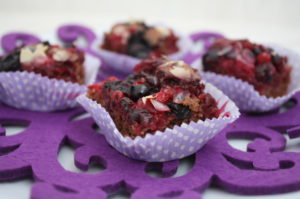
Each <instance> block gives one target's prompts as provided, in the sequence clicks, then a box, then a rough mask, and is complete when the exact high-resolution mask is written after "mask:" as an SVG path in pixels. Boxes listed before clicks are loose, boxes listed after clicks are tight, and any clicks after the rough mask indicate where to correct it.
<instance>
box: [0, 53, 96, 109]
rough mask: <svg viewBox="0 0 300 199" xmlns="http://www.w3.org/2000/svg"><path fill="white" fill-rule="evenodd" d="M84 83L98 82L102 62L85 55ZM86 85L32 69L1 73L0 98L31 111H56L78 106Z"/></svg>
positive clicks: (8, 103) (16, 106)
mask: <svg viewBox="0 0 300 199" xmlns="http://www.w3.org/2000/svg"><path fill="white" fill-rule="evenodd" d="M85 58H86V60H85V62H84V70H85V80H86V82H85V84H86V85H88V84H91V83H93V82H94V81H95V79H96V75H97V71H98V68H99V66H100V61H99V60H98V59H96V58H94V57H92V56H90V55H87V54H86V55H85ZM86 85H80V84H77V83H71V82H66V81H64V80H57V79H50V78H48V77H44V76H41V75H40V74H36V73H33V72H27V71H22V72H21V71H17V72H1V73H0V101H2V102H3V103H5V104H7V105H10V106H13V107H15V108H21V109H27V110H32V111H57V110H64V109H68V108H72V107H75V106H76V105H77V102H76V97H78V96H79V95H80V94H82V93H84V92H85V91H86Z"/></svg>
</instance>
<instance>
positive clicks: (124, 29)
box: [101, 21, 179, 59]
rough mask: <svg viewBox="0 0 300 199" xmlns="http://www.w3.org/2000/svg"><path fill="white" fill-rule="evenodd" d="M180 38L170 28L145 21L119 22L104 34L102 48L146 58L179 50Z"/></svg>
mask: <svg viewBox="0 0 300 199" xmlns="http://www.w3.org/2000/svg"><path fill="white" fill-rule="evenodd" d="M177 41H178V38H177V37H176V36H175V34H174V33H173V31H172V30H171V29H168V28H163V27H155V26H148V25H146V24H145V23H143V22H139V21H132V22H127V23H119V24H116V25H114V26H113V27H112V29H111V31H110V32H109V33H106V34H105V36H104V41H103V44H102V46H101V47H102V48H103V49H106V50H109V51H113V52H117V53H121V54H126V55H130V56H133V57H136V58H140V59H144V58H147V57H148V56H149V55H150V54H154V55H156V56H159V55H169V54H172V53H175V52H177V51H178V50H179V48H178V46H177Z"/></svg>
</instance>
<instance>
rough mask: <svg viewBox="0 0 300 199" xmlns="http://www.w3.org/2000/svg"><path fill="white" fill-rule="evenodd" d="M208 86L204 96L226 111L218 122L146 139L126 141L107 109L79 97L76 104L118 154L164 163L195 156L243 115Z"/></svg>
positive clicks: (191, 125)
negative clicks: (87, 114) (80, 106)
mask: <svg viewBox="0 0 300 199" xmlns="http://www.w3.org/2000/svg"><path fill="white" fill-rule="evenodd" d="M203 83H204V82H203ZM205 84H206V87H205V92H206V93H210V94H211V95H212V96H213V97H214V99H215V100H216V101H217V102H218V108H220V109H223V111H222V113H221V114H220V117H219V118H213V119H206V120H204V121H202V120H199V121H198V122H190V123H189V124H185V123H183V124H182V125H181V126H175V127H174V128H173V129H170V128H167V129H166V130H165V131H164V132H161V131H156V132H155V134H154V135H152V134H147V135H146V136H145V138H142V137H139V136H138V137H136V138H135V139H131V138H129V137H124V136H123V135H122V134H121V133H120V132H119V131H118V129H117V128H116V126H115V124H114V122H113V120H112V118H111V117H110V115H109V113H108V112H107V111H106V110H105V108H103V107H102V106H101V105H100V104H98V103H97V102H96V101H93V100H91V99H90V98H88V97H86V94H83V95H80V96H79V97H78V98H77V101H78V102H79V103H80V104H81V105H82V106H83V107H84V108H85V109H86V110H87V111H88V112H89V113H90V114H91V115H92V117H93V118H94V120H95V121H96V123H97V124H98V126H99V127H100V129H101V131H102V132H103V134H104V136H105V138H106V140H107V141H108V143H109V144H110V145H111V146H113V147H114V148H115V149H116V150H118V151H119V152H121V153H122V154H124V155H126V156H128V157H130V158H134V159H138V160H145V161H148V162H164V161H169V160H174V159H179V158H183V157H186V156H188V155H190V154H193V153H195V152H196V151H198V150H199V149H200V148H201V147H203V146H204V144H205V143H206V142H208V140H210V139H211V138H212V137H214V136H215V135H216V134H217V133H218V132H220V131H221V130H222V129H223V128H224V127H225V126H226V125H227V124H229V123H231V122H233V121H235V120H236V119H237V118H238V117H239V115H240V113H239V110H238V108H237V106H236V105H235V104H234V102H232V101H231V100H230V99H229V98H228V97H227V96H225V95H224V94H223V93H222V91H220V90H218V89H217V88H216V87H214V86H213V85H211V84H209V83H205ZM226 113H230V117H223V116H224V115H225V114H226Z"/></svg>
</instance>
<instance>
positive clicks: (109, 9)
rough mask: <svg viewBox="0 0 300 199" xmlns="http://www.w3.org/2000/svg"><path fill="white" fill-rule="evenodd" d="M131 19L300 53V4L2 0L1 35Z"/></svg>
mask: <svg viewBox="0 0 300 199" xmlns="http://www.w3.org/2000/svg"><path fill="white" fill-rule="evenodd" d="M127 19H145V20H147V21H149V22H158V21H159V22H163V23H165V24H168V25H170V26H172V27H174V28H176V29H179V30H181V31H182V32H186V33H189V32H195V31H199V30H215V31H221V32H222V33H224V34H225V35H226V36H228V37H231V38H249V39H251V40H255V41H262V42H276V43H278V44H281V45H283V46H286V47H288V48H290V49H293V50H295V51H298V52H299V53H300V1H299V0H248V1H247V0H226V1H225V0H223V1H222V0H206V1H203V0H190V1H188V0H151V1H143V0H120V1H117V0H109V1H104V0H65V1H63V0H48V1H44V0H19V1H18V0H0V35H2V34H4V33H7V32H8V31H27V32H32V33H36V34H43V33H49V32H51V31H53V30H54V29H55V28H56V27H57V26H59V25H61V24H64V23H79V24H85V25H88V26H90V27H92V28H94V30H97V31H98V30H103V29H108V28H109V27H110V25H112V24H113V23H114V22H116V21H120V20H127ZM289 143H290V144H291V142H290V141H289ZM292 144H295V143H294V142H293V143H292ZM233 145H234V146H236V147H239V148H245V146H246V142H245V141H235V142H233ZM296 146H298V145H297V143H296ZM294 149H295V150H298V149H299V148H297V147H296V148H294ZM71 154H72V153H71V150H70V149H64V150H63V151H62V153H61V155H60V160H61V162H62V163H63V164H64V165H65V168H69V169H71V170H72V169H74V165H73V163H72V161H73V160H72V156H71ZM31 183H32V182H31V181H30V180H23V181H19V182H13V183H0V199H6V198H9V199H26V198H29V191H30V184H31ZM204 198H205V199H226V198H228V199H229V198H230V199H236V198H260V199H266V198H268V199H271V198H272V199H273V198H278V199H279V198H280V199H282V198H293V199H295V198H300V192H295V193H290V194H284V195H277V196H259V197H257V196H252V197H251V196H244V197H242V196H238V195H233V194H229V193H226V192H224V191H220V190H216V189H210V190H208V191H206V192H205V193H204Z"/></svg>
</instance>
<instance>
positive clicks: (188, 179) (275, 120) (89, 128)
mask: <svg viewBox="0 0 300 199" xmlns="http://www.w3.org/2000/svg"><path fill="white" fill-rule="evenodd" d="M292 101H294V102H296V105H295V106H294V107H292V108H290V109H289V110H287V111H286V112H283V113H280V112H282V109H280V111H278V110H277V111H273V112H272V113H264V114H257V115H253V114H252V115H242V117H241V118H240V119H239V120H237V121H236V122H235V123H233V124H232V125H230V126H228V127H227V128H226V129H225V130H223V131H222V132H221V133H220V134H218V135H217V136H216V137H215V138H214V139H212V140H211V141H210V142H208V144H206V145H205V146H204V147H203V148H202V149H201V150H200V151H198V152H197V153H196V154H195V161H194V162H195V163H194V166H193V167H192V169H191V170H190V171H189V172H188V173H187V174H185V175H183V176H180V177H172V176H173V175H174V173H175V172H176V169H177V167H178V164H179V162H178V161H172V162H166V163H160V164H161V165H157V164H149V163H145V162H142V161H136V160H132V159H129V158H127V157H125V156H123V155H122V154H120V153H119V152H117V151H116V150H114V149H113V148H112V147H110V146H109V144H108V143H107V142H106V141H105V139H104V137H103V135H101V134H100V133H97V132H96V130H94V127H95V124H94V122H93V120H92V119H91V118H85V119H81V120H74V121H73V120H72V119H73V118H74V117H76V116H78V115H80V114H82V113H84V111H83V109H81V108H77V109H73V110H69V111H64V112H54V113H40V112H31V111H24V110H17V109H14V108H10V107H8V106H5V105H0V124H2V125H4V126H5V125H21V126H27V128H26V129H25V130H24V131H23V132H21V133H19V134H17V135H12V136H5V133H4V130H3V127H2V128H0V181H9V180H16V179H20V178H24V177H27V178H33V179H34V180H35V183H34V185H33V187H32V190H31V198H33V199H49V198H57V199H71V198H72V199H81V198H89V199H90V198H91V199H99V198H106V197H107V196H108V195H109V194H110V193H112V192H115V191H117V190H120V189H121V188H123V189H125V190H126V191H127V192H129V193H131V198H191V199H193V198H199V197H200V194H201V192H203V191H204V190H205V189H207V188H208V186H209V185H210V184H214V185H215V186H219V187H221V188H222V189H224V190H227V191H230V192H234V193H238V194H247V195H258V194H274V193H285V192H290V191H295V190H300V155H299V154H298V153H295V152H284V151H283V150H284V149H285V146H286V142H287V141H286V139H285V138H284V136H283V135H282V134H283V133H287V132H288V133H289V135H290V136H291V137H298V135H299V134H298V132H299V126H300V114H299V112H300V106H299V103H298V102H300V94H299V93H298V94H296V95H295V96H294V98H293V99H292ZM100 132H101V129H100ZM230 138H240V139H243V138H247V139H251V140H252V141H251V142H250V143H249V144H248V147H247V148H248V152H243V151H240V150H237V149H235V148H232V147H231V146H230V145H229V144H228V139H230ZM64 144H69V145H71V146H72V147H74V148H75V160H74V162H75V165H76V166H77V167H78V168H80V169H83V170H86V169H87V168H88V165H89V164H90V162H96V164H98V165H102V166H103V167H105V170H104V171H101V172H99V173H97V174H84V173H73V172H70V171H66V170H65V169H64V168H63V167H62V166H61V165H60V164H59V162H58V161H57V154H58V152H59V149H60V148H61V147H62V146H63V145H64ZM146 170H160V171H161V173H162V176H164V178H154V177H150V176H149V175H148V174H147V173H146ZM16 191H17V190H16Z"/></svg>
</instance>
